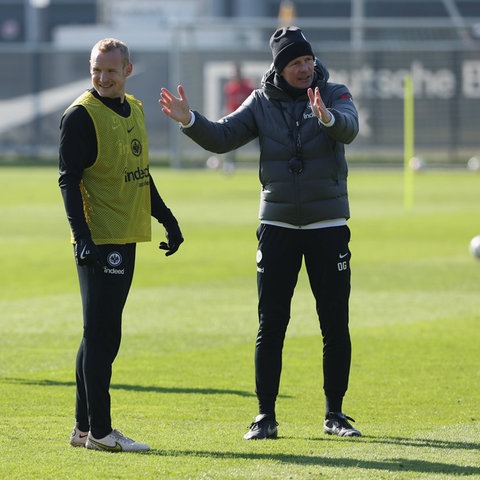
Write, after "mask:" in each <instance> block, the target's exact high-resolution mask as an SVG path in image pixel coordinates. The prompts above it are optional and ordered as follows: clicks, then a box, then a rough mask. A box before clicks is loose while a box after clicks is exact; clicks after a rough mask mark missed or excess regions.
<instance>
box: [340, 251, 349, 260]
mask: <svg viewBox="0 0 480 480" xmlns="http://www.w3.org/2000/svg"><path fill="white" fill-rule="evenodd" d="M347 255H348V252H347V253H340V254H339V255H338V258H340V259H342V258H345V257H346V256H347Z"/></svg>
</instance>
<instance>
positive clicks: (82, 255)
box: [80, 245, 90, 260]
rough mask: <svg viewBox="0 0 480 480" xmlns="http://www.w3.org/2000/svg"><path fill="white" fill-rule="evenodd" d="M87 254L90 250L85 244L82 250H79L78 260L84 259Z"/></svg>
mask: <svg viewBox="0 0 480 480" xmlns="http://www.w3.org/2000/svg"><path fill="white" fill-rule="evenodd" d="M87 255H90V250H89V249H88V248H87V246H86V245H85V246H84V247H83V250H82V251H81V252H80V260H85V259H86V258H87Z"/></svg>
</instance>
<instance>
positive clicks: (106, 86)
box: [90, 48, 132, 100]
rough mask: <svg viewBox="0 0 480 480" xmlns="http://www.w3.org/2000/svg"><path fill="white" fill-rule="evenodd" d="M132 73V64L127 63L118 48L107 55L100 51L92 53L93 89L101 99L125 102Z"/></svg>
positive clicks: (91, 73) (91, 72)
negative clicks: (127, 81) (128, 81)
mask: <svg viewBox="0 0 480 480" xmlns="http://www.w3.org/2000/svg"><path fill="white" fill-rule="evenodd" d="M131 73H132V64H131V63H127V64H126V63H125V61H124V59H123V58H122V55H121V52H120V50H119V49H118V48H117V49H114V50H110V51H109V52H105V53H102V52H99V51H98V50H93V51H92V54H91V57H90V75H91V76H92V85H93V88H95V90H96V91H97V92H98V93H99V95H100V96H101V97H108V98H121V99H122V100H123V98H124V96H125V83H126V79H127V77H128V76H130V74H131Z"/></svg>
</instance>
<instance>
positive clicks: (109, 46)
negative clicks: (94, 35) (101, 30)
mask: <svg viewBox="0 0 480 480" xmlns="http://www.w3.org/2000/svg"><path fill="white" fill-rule="evenodd" d="M116 49H118V50H120V54H121V55H122V59H123V63H124V65H128V64H129V63H130V51H129V50H128V47H127V45H126V44H125V43H124V42H122V41H121V40H117V39H116V38H104V39H102V40H100V41H98V42H97V43H96V44H95V45H94V46H93V48H92V53H93V52H94V51H98V52H100V53H106V52H111V51H112V50H116Z"/></svg>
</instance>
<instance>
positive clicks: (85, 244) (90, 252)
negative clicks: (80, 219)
mask: <svg viewBox="0 0 480 480" xmlns="http://www.w3.org/2000/svg"><path fill="white" fill-rule="evenodd" d="M100 258H101V257H100V252H99V250H98V247H97V246H96V245H95V243H94V242H93V240H92V239H91V238H90V237H82V238H79V239H78V241H77V243H76V244H75V260H76V262H77V265H80V266H83V265H97V266H99V267H101V266H102V262H101V260H100Z"/></svg>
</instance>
